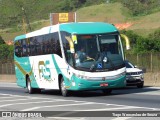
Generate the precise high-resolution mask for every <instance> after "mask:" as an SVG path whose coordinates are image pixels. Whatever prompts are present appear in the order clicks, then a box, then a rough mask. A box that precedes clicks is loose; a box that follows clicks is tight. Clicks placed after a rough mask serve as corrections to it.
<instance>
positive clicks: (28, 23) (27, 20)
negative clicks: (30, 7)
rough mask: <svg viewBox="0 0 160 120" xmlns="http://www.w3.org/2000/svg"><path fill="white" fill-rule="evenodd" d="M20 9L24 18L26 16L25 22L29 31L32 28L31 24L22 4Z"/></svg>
mask: <svg viewBox="0 0 160 120" xmlns="http://www.w3.org/2000/svg"><path fill="white" fill-rule="evenodd" d="M22 11H23V14H24V16H25V18H26V22H27V26H28V28H29V31H30V32H31V31H32V29H31V26H30V22H29V19H28V16H27V14H26V11H25V9H24V7H23V6H22Z"/></svg>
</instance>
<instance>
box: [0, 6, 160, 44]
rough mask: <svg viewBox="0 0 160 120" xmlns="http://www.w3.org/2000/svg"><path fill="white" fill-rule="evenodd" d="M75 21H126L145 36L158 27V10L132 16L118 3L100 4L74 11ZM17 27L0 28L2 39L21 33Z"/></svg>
mask: <svg viewBox="0 0 160 120" xmlns="http://www.w3.org/2000/svg"><path fill="white" fill-rule="evenodd" d="M76 13H77V22H92V21H100V22H108V23H113V24H116V23H126V22H130V23H133V25H132V26H131V27H129V28H127V29H128V30H133V31H135V32H136V33H138V34H139V35H143V36H147V35H148V34H149V33H152V32H154V30H155V29H157V28H160V11H159V12H155V13H152V14H150V15H146V16H139V17H133V16H131V15H129V11H128V10H127V9H126V8H125V7H123V6H122V4H120V3H109V4H100V5H94V6H89V7H83V8H81V9H79V10H77V11H76ZM49 25H50V22H49V17H48V20H40V21H37V22H34V23H32V24H31V27H32V28H33V30H37V29H40V28H42V27H45V26H49ZM16 30H17V28H9V29H5V30H0V35H1V36H2V37H3V39H4V40H6V41H7V40H13V39H14V38H15V36H17V35H20V34H23V33H24V32H23V31H22V30H19V31H17V32H15V31H16Z"/></svg>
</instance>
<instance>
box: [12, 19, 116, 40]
mask: <svg viewBox="0 0 160 120" xmlns="http://www.w3.org/2000/svg"><path fill="white" fill-rule="evenodd" d="M56 31H66V32H69V33H71V34H99V33H112V32H117V31H118V30H117V28H116V27H115V26H114V25H112V24H108V23H104V22H76V23H73V22H72V23H62V24H57V25H53V26H48V27H44V28H42V29H39V30H36V31H33V32H30V33H27V34H24V35H20V36H17V37H16V38H15V39H14V40H15V41H16V40H20V39H25V38H29V37H33V36H38V35H43V34H49V33H52V32H56Z"/></svg>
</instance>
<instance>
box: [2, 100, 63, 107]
mask: <svg viewBox="0 0 160 120" xmlns="http://www.w3.org/2000/svg"><path fill="white" fill-rule="evenodd" d="M64 101H66V100H51V101H38V102H26V103H13V104H5V105H0V108H2V107H7V106H12V105H25V104H33V103H49V102H64Z"/></svg>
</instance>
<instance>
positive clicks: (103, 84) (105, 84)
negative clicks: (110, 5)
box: [100, 83, 108, 87]
mask: <svg viewBox="0 0 160 120" xmlns="http://www.w3.org/2000/svg"><path fill="white" fill-rule="evenodd" d="M100 86H101V87H107V86H108V83H101V84H100Z"/></svg>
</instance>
